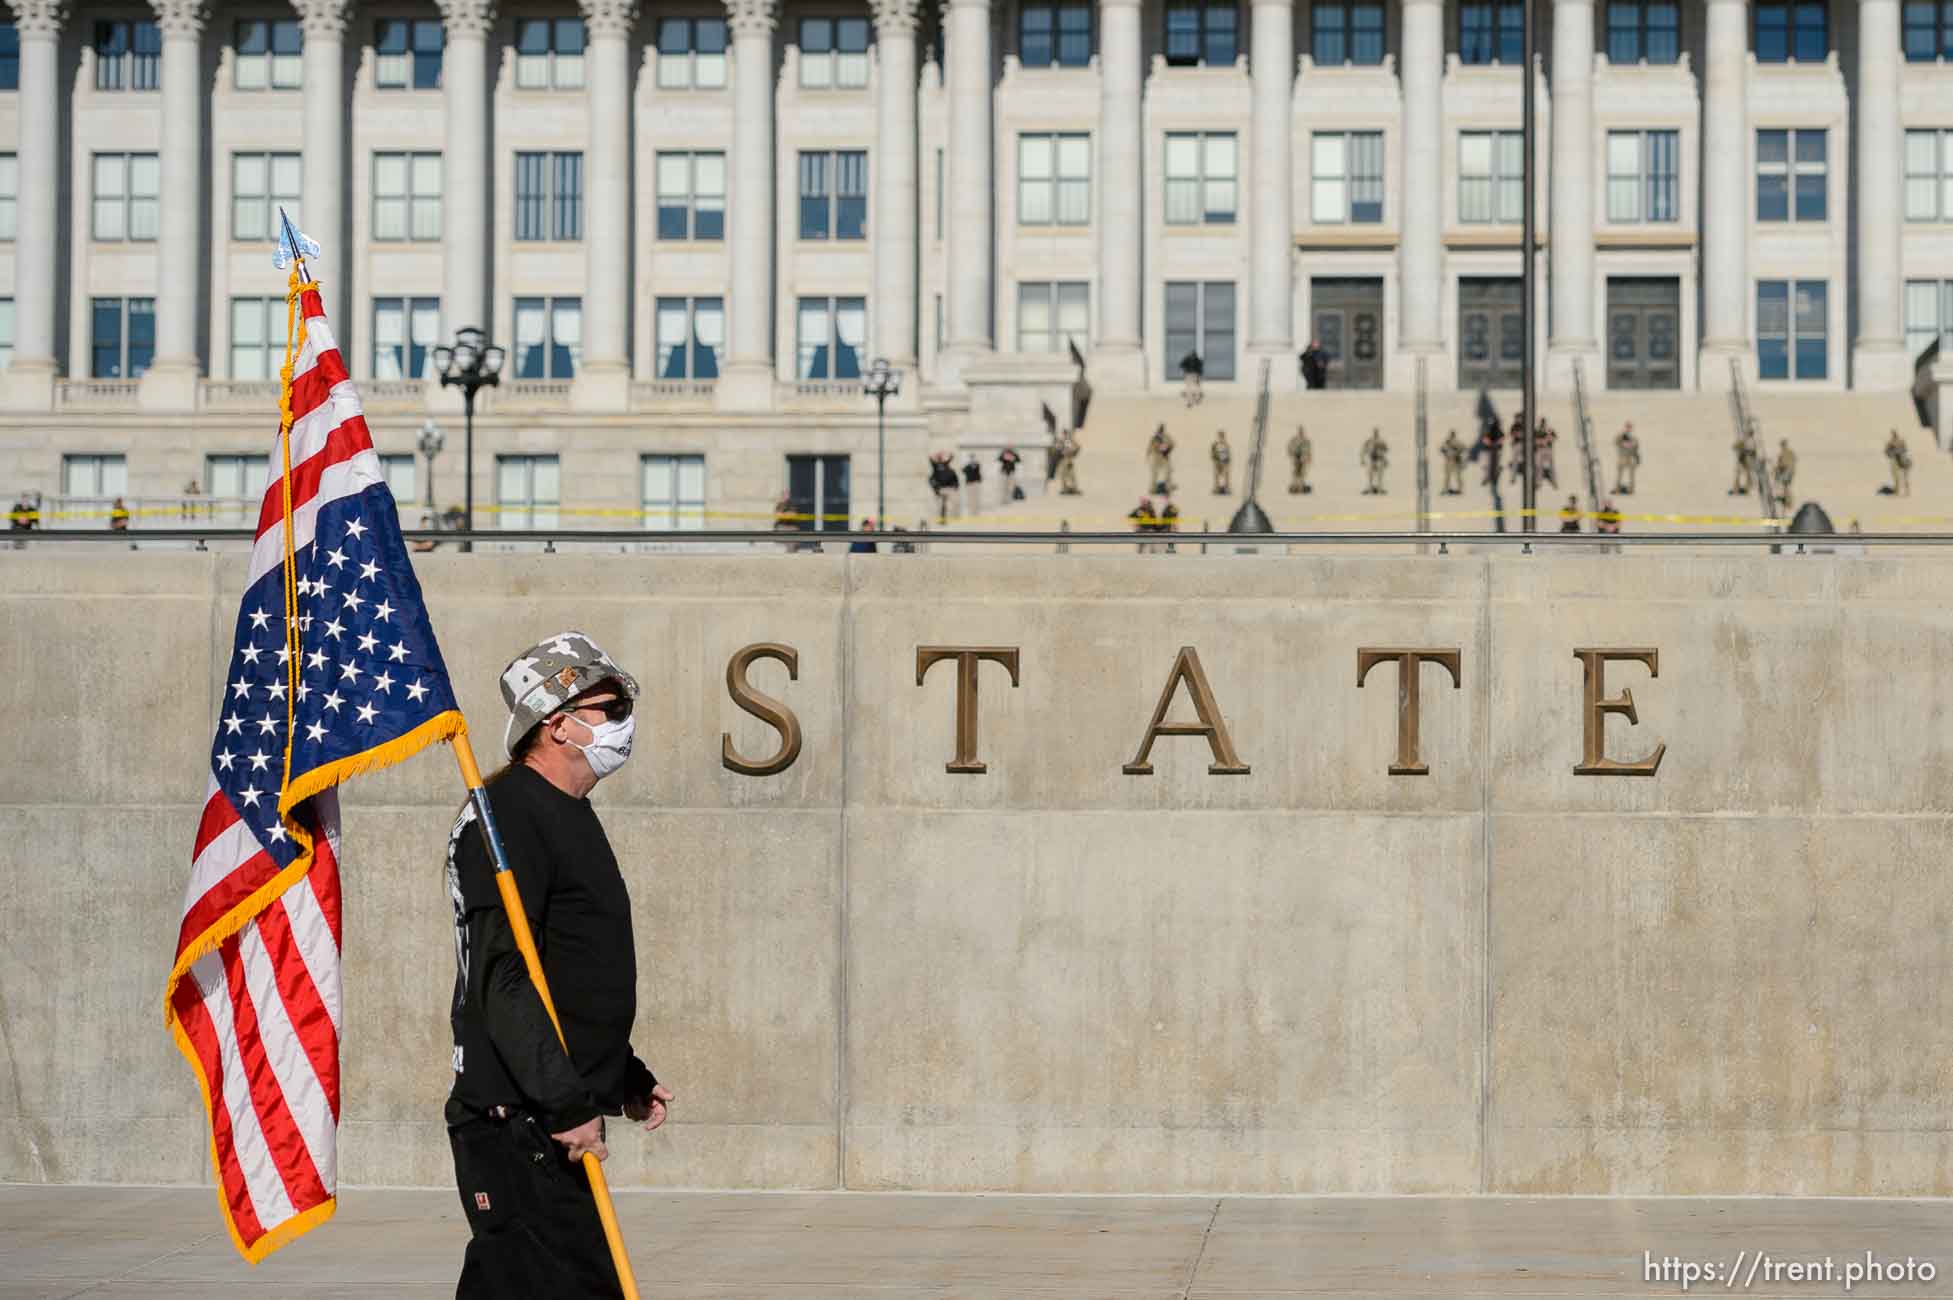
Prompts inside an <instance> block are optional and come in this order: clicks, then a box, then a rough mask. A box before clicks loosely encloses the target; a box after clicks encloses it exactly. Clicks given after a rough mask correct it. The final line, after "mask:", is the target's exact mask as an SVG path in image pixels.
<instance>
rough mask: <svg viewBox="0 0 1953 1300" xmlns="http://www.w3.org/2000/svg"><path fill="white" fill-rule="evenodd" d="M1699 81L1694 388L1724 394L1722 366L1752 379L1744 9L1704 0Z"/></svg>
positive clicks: (1739, 0)
mask: <svg viewBox="0 0 1953 1300" xmlns="http://www.w3.org/2000/svg"><path fill="white" fill-rule="evenodd" d="M1706 7H1707V10H1708V22H1707V33H1708V54H1707V56H1706V58H1705V60H1704V62H1705V64H1706V66H1705V67H1704V69H1703V77H1702V347H1701V350H1700V352H1699V353H1698V354H1697V369H1698V373H1697V375H1696V383H1697V385H1698V386H1699V387H1701V388H1708V389H1727V388H1728V387H1729V362H1730V360H1731V358H1734V359H1736V361H1737V362H1738V364H1740V365H1741V366H1742V369H1743V373H1744V374H1745V375H1746V376H1749V377H1754V376H1755V374H1756V361H1755V359H1754V357H1753V356H1752V352H1751V346H1750V336H1749V330H1748V327H1747V326H1746V324H1745V322H1746V321H1748V320H1749V304H1750V298H1751V295H1752V294H1753V293H1754V292H1755V289H1754V288H1753V287H1752V286H1751V284H1750V278H1749V231H1750V193H1751V183H1750V168H1749V164H1748V159H1749V156H1750V147H1749V133H1750V115H1749V93H1748V88H1747V81H1748V75H1747V69H1748V66H1749V8H1748V5H1747V4H1746V3H1745V0H1707V6H1706Z"/></svg>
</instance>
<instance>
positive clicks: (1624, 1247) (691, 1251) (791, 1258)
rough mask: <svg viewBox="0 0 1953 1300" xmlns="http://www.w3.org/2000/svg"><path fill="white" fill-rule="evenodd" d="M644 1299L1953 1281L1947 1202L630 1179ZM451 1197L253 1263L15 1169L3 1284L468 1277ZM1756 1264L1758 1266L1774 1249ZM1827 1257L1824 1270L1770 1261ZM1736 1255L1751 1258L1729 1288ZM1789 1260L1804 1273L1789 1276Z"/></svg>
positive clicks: (359, 1290)
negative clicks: (761, 1189)
mask: <svg viewBox="0 0 1953 1300" xmlns="http://www.w3.org/2000/svg"><path fill="white" fill-rule="evenodd" d="M618 1200H619V1213H620V1216H621V1218H622V1220H623V1223H624V1226H625V1230H626V1232H627V1234H628V1236H629V1239H630V1242H631V1257H632V1259H633V1261H634V1262H635V1265H636V1268H637V1273H638V1278H639V1282H640V1290H641V1292H642V1294H643V1295H644V1296H645V1297H646V1298H647V1300H649V1298H650V1297H654V1296H655V1297H661V1298H663V1300H678V1298H679V1297H698V1298H699V1300H722V1298H723V1300H731V1298H733V1297H753V1298H754V1300H762V1298H763V1300H835V1298H837V1297H851V1296H861V1297H872V1298H874V1300H898V1298H903V1297H951V1296H961V1297H969V1298H970V1300H1003V1298H1004V1297H1014V1296H1064V1297H1069V1298H1072V1300H1196V1298H1209V1300H1219V1298H1220V1297H1227V1298H1228V1300H1275V1298H1276V1297H1282V1296H1339V1297H1350V1298H1352V1300H1354V1298H1357V1297H1381V1296H1446V1297H1483V1296H1522V1295H1523V1296H1619V1297H1626V1296H1634V1297H1646V1296H1668V1295H1681V1294H1684V1293H1685V1290H1684V1286H1683V1283H1682V1280H1681V1275H1680V1272H1679V1265H1677V1266H1675V1267H1674V1268H1672V1269H1671V1272H1672V1273H1673V1277H1672V1280H1663V1279H1662V1278H1660V1277H1656V1278H1655V1279H1654V1280H1649V1278H1648V1269H1649V1260H1648V1258H1647V1256H1648V1255H1650V1254H1652V1256H1653V1257H1654V1260H1655V1262H1656V1265H1657V1267H1659V1265H1660V1261H1661V1260H1662V1259H1663V1258H1664V1257H1668V1256H1674V1257H1677V1258H1678V1260H1686V1261H1690V1262H1692V1263H1694V1264H1696V1265H1699V1266H1703V1265H1706V1266H1711V1267H1713V1268H1715V1269H1717V1270H1718V1272H1717V1273H1716V1274H1715V1275H1714V1277H1715V1280H1714V1281H1697V1282H1695V1283H1694V1284H1693V1285H1692V1286H1691V1287H1690V1288H1689V1289H1688V1290H1689V1292H1690V1293H1702V1294H1708V1293H1714V1292H1720V1293H1722V1294H1735V1293H1741V1294H1743V1295H1746V1296H1751V1297H1757V1296H1782V1297H1805V1296H1822V1295H1843V1294H1846V1293H1847V1292H1846V1287H1845V1283H1844V1280H1843V1278H1844V1270H1845V1268H1846V1266H1847V1264H1848V1263H1854V1262H1855V1263H1857V1264H1859V1265H1860V1266H1862V1265H1863V1263H1864V1261H1865V1259H1866V1252H1867V1251H1870V1252H1871V1254H1872V1257H1873V1258H1874V1259H1875V1260H1877V1261H1879V1262H1880V1263H1881V1264H1888V1263H1898V1264H1900V1265H1903V1264H1904V1262H1905V1261H1906V1259H1907V1257H1908V1256H1910V1257H1911V1259H1912V1261H1913V1263H1914V1271H1915V1273H1917V1272H1918V1268H1917V1266H1918V1265H1919V1264H1921V1263H1925V1262H1930V1263H1931V1264H1932V1265H1933V1268H1934V1272H1935V1274H1936V1276H1935V1277H1934V1280H1932V1281H1930V1282H1926V1283H1923V1284H1922V1283H1921V1282H1918V1281H1914V1282H1911V1283H1901V1284H1898V1285H1889V1284H1888V1285H1866V1284H1855V1285H1853V1286H1852V1288H1851V1289H1850V1292H1849V1293H1850V1294H1852V1295H1867V1296H1872V1295H1903V1296H1914V1297H1926V1296H1932V1297H1953V1201H1941V1200H1933V1201H1917V1200H1908V1201H1899V1200H1873V1199H1822V1200H1789V1199H1767V1198H1765V1199H1757V1198H1750V1199H1709V1198H1666V1199H1632V1198H1616V1199H1603V1198H1530V1197H1396V1198H1371V1197H1237V1196H1226V1197H1212V1196H1205V1197H1199V1196H1184V1197H1082V1196H1080V1197H1072V1196H948V1195H902V1194H873V1193H854V1192H836V1193H804V1194H783V1193H725V1192H636V1193H624V1194H621V1195H620V1196H619V1198H618ZM465 1235H466V1229H465V1227H464V1226H463V1224H462V1220H461V1214H460V1210H459V1207H458V1205H457V1204H456V1202H455V1198H454V1195H453V1194H452V1193H450V1192H445V1191H437V1190H384V1191H382V1190H374V1191H362V1190H359V1189H353V1190H350V1191H347V1192H345V1193H344V1197H343V1201H342V1204H341V1208H340V1211H339V1215H338V1217H337V1219H336V1220H335V1221H333V1222H332V1223H330V1224H327V1225H326V1226H325V1227H323V1228H321V1229H319V1230H318V1231H316V1232H314V1233H312V1234H311V1235H310V1236H308V1237H306V1238H304V1239H302V1240H300V1241H298V1242H297V1243H295V1244H294V1245H292V1246H290V1247H288V1248H287V1249H285V1250H283V1251H281V1252H279V1253H278V1254H276V1255H274V1256H273V1257H272V1258H271V1259H269V1260H268V1261H266V1262H265V1263H263V1264H261V1265H259V1266H258V1267H257V1268H255V1269H253V1268H251V1267H249V1266H247V1265H246V1264H244V1263H242V1262H241V1261H240V1260H239V1259H238V1258H237V1256H236V1255H235V1254H234V1253H233V1252H232V1250H231V1247H230V1244H229V1242H228V1241H226V1240H225V1237H224V1232H223V1228H222V1225H221V1222H220V1220H219V1218H218V1214H217V1208H216V1205H215V1203H214V1202H213V1200H212V1198H211V1194H210V1192H209V1191H208V1190H206V1189H202V1188H97V1187H27V1186H21V1185H0V1298H4V1300H16V1298H22V1300H24V1298H25V1297H29V1296H34V1297H63V1298H65V1297H73V1296H124V1297H144V1298H145V1300H175V1298H178V1297H183V1298H186V1300H187V1298H188V1297H198V1298H202V1297H231V1296H235V1297H244V1296H252V1297H259V1296H262V1297H279V1298H281V1300H282V1298H284V1297H299V1296H306V1297H352V1296H411V1297H431V1296H439V1295H448V1294H452V1291H453V1286H454V1277H455V1274H456V1272H457V1270H458V1265H459V1261H460V1256H461V1249H462V1242H463V1241H464V1239H465ZM1759 1255H1760V1256H1761V1263H1760V1266H1759V1267H1758V1268H1757V1272H1756V1273H1755V1274H1754V1275H1751V1274H1750V1272H1749V1270H1750V1269H1751V1268H1752V1266H1756V1265H1758V1263H1759V1258H1758V1257H1759ZM1827 1256H1828V1257H1829V1258H1830V1260H1831V1261H1832V1267H1833V1270H1834V1278H1833V1280H1832V1281H1830V1282H1825V1281H1821V1280H1820V1281H1803V1282H1798V1283H1793V1282H1790V1281H1788V1280H1784V1281H1779V1282H1778V1283H1777V1284H1775V1285H1766V1284H1765V1282H1764V1278H1765V1277H1766V1276H1768V1274H1769V1271H1770V1270H1771V1269H1772V1268H1777V1269H1783V1268H1785V1267H1786V1266H1787V1265H1789V1264H1791V1263H1793V1262H1795V1263H1799V1264H1812V1265H1817V1266H1819V1267H1821V1266H1822V1262H1823V1261H1824V1259H1825V1258H1826V1257H1827ZM1731 1267H1736V1268H1737V1269H1739V1276H1737V1277H1736V1278H1735V1279H1734V1281H1733V1284H1732V1283H1730V1282H1728V1281H1726V1280H1725V1279H1726V1278H1727V1272H1726V1270H1728V1269H1729V1268H1731ZM1783 1276H1784V1277H1785V1278H1788V1277H1789V1276H1791V1275H1790V1274H1788V1273H1785V1274H1783Z"/></svg>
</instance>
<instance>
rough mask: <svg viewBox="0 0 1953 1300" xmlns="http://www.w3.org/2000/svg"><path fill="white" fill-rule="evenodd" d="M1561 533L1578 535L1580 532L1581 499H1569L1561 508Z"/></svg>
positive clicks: (1574, 497)
mask: <svg viewBox="0 0 1953 1300" xmlns="http://www.w3.org/2000/svg"><path fill="white" fill-rule="evenodd" d="M1560 531H1561V532H1563V533H1577V532H1579V531H1580V498H1579V497H1577V496H1572V497H1568V498H1567V499H1566V504H1565V505H1563V506H1561V507H1560Z"/></svg>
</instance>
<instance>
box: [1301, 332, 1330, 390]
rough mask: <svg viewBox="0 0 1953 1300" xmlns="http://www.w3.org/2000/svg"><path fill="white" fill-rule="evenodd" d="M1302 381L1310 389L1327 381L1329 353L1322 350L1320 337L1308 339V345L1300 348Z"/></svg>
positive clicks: (1322, 385) (1319, 386) (1325, 383)
mask: <svg viewBox="0 0 1953 1300" xmlns="http://www.w3.org/2000/svg"><path fill="white" fill-rule="evenodd" d="M1302 382H1303V384H1304V385H1305V386H1307V387H1308V388H1310V389H1317V388H1322V387H1325V386H1326V385H1327V384H1328V383H1329V354H1328V353H1327V352H1324V351H1323V350H1322V341H1321V340H1320V339H1310V340H1309V346H1308V347H1306V348H1303V349H1302Z"/></svg>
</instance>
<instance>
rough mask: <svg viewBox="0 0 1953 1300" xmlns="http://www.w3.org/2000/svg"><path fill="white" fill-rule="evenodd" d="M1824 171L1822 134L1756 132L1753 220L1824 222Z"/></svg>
mask: <svg viewBox="0 0 1953 1300" xmlns="http://www.w3.org/2000/svg"><path fill="white" fill-rule="evenodd" d="M1826 170H1827V169H1826V166H1825V161H1824V132H1823V131H1821V130H1820V131H1758V132H1757V133H1756V219H1757V220H1758V221H1822V220H1824V209H1825V201H1824V189H1825V180H1826ZM1793 194H1794V195H1795V198H1794V200H1793V197H1792V196H1793Z"/></svg>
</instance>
